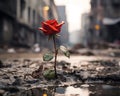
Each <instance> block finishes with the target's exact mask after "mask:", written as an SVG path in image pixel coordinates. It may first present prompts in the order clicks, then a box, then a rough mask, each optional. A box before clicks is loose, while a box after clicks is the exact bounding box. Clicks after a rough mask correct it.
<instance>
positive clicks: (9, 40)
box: [0, 0, 58, 47]
mask: <svg viewBox="0 0 120 96" xmlns="http://www.w3.org/2000/svg"><path fill="white" fill-rule="evenodd" d="M0 17H1V18H0V45H1V46H3V45H10V46H22V47H30V46H32V45H33V44H35V43H39V44H40V46H43V47H50V45H49V43H48V42H47V40H45V38H46V36H44V34H43V33H42V32H39V31H38V30H37V29H38V27H40V22H41V21H44V20H48V19H53V18H56V19H58V14H57V10H56V6H55V4H54V0H1V1H0ZM46 39H47V38H46ZM45 43H47V44H45Z"/></svg>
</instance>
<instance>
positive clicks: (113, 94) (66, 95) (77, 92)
mask: <svg viewBox="0 0 120 96" xmlns="http://www.w3.org/2000/svg"><path fill="white" fill-rule="evenodd" d="M3 96H120V84H111V85H107V84H89V85H88V84H75V85H72V86H64V87H48V88H32V89H29V90H26V91H20V92H17V93H9V92H6V93H5V94H4V95H3Z"/></svg>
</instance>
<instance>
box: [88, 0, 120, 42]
mask: <svg viewBox="0 0 120 96" xmlns="http://www.w3.org/2000/svg"><path fill="white" fill-rule="evenodd" d="M89 31H90V32H91V34H92V35H93V36H94V37H96V38H95V39H99V40H104V41H107V42H112V43H113V42H120V0H91V13H90V30H89Z"/></svg>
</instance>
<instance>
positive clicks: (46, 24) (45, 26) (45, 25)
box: [43, 22, 59, 32]
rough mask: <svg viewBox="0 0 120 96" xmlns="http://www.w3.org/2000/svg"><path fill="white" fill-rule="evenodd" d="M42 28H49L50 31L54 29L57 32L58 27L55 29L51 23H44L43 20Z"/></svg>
mask: <svg viewBox="0 0 120 96" xmlns="http://www.w3.org/2000/svg"><path fill="white" fill-rule="evenodd" d="M43 28H44V29H45V30H51V31H53V32H54V31H55V32H58V31H59V30H58V29H56V28H55V27H54V26H52V25H50V24H48V23H45V22H43Z"/></svg>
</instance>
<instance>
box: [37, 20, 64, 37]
mask: <svg viewBox="0 0 120 96" xmlns="http://www.w3.org/2000/svg"><path fill="white" fill-rule="evenodd" d="M63 24H64V21H62V22H61V23H58V22H57V21H56V20H55V19H53V20H48V21H45V22H42V27H40V28H38V29H39V30H42V31H43V33H44V34H45V35H55V34H57V33H59V32H60V31H61V27H62V25H63Z"/></svg>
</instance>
